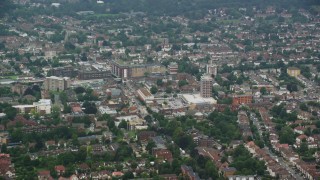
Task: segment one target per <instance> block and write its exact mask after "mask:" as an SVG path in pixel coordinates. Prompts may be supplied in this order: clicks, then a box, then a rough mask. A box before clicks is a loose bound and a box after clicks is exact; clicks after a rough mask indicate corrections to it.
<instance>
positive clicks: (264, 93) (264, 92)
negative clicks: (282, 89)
mask: <svg viewBox="0 0 320 180" xmlns="http://www.w3.org/2000/svg"><path fill="white" fill-rule="evenodd" d="M260 93H261V94H262V95H266V94H267V93H268V91H267V88H266V87H262V88H261V89H260Z"/></svg>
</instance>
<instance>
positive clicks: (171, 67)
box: [168, 62, 179, 74]
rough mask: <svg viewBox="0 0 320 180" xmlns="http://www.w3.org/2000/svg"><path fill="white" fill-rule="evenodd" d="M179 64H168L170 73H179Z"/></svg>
mask: <svg viewBox="0 0 320 180" xmlns="http://www.w3.org/2000/svg"><path fill="white" fill-rule="evenodd" d="M178 68H179V66H178V64H177V63H175V62H171V63H170V64H169V66H168V70H169V74H177V73H178Z"/></svg>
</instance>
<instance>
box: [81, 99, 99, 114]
mask: <svg viewBox="0 0 320 180" xmlns="http://www.w3.org/2000/svg"><path fill="white" fill-rule="evenodd" d="M82 107H83V108H85V109H84V111H83V112H84V113H86V114H96V113H97V112H98V109H97V107H96V105H95V104H94V103H90V102H88V101H85V102H84V103H83V105H82Z"/></svg>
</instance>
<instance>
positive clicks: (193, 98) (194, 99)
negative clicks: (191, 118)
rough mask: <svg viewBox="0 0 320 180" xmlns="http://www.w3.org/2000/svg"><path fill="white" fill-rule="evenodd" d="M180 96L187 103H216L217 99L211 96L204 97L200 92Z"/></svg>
mask: <svg viewBox="0 0 320 180" xmlns="http://www.w3.org/2000/svg"><path fill="white" fill-rule="evenodd" d="M182 98H183V99H184V100H185V101H186V102H187V103H188V104H216V103H217V100H215V99H214V98H212V97H209V98H204V97H201V96H200V94H182Z"/></svg>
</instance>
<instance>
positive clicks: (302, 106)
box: [299, 103, 308, 111]
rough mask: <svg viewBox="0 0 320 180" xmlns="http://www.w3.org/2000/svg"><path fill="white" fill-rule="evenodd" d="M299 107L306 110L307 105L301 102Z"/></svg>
mask: <svg viewBox="0 0 320 180" xmlns="http://www.w3.org/2000/svg"><path fill="white" fill-rule="evenodd" d="M299 108H300V109H301V110H302V111H308V106H307V104H306V103H301V104H300V106H299Z"/></svg>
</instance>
